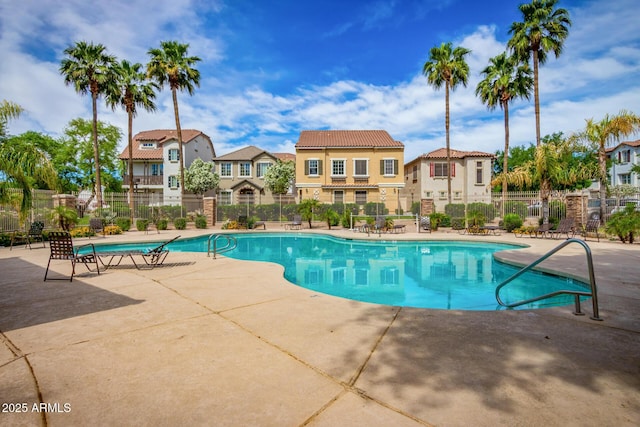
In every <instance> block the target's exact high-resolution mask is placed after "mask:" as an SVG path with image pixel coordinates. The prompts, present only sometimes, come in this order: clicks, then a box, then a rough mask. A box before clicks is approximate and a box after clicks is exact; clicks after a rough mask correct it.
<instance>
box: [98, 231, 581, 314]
mask: <svg viewBox="0 0 640 427" xmlns="http://www.w3.org/2000/svg"><path fill="white" fill-rule="evenodd" d="M230 235H231V236H233V237H235V238H236V239H237V241H238V246H237V248H236V249H234V250H232V251H230V252H227V253H225V254H224V255H225V256H227V257H230V258H235V259H240V260H249V261H264V262H274V263H277V264H280V265H282V266H283V267H284V269H285V273H284V277H285V278H286V279H287V280H288V281H289V282H291V283H293V284H296V285H298V286H302V287H305V288H307V289H311V290H314V291H318V292H322V293H325V294H330V295H334V296H338V297H343V298H348V299H352V300H357V301H364V302H370V303H377V304H386V305H396V306H407V307H419V308H437V309H450V310H454V309H459V310H499V309H503V307H501V306H499V305H498V304H497V302H496V299H495V288H496V286H497V285H498V284H499V283H500V282H502V281H503V280H504V279H506V278H508V277H510V276H511V275H513V274H514V273H515V272H516V271H518V269H517V268H515V267H512V266H509V265H506V264H503V263H500V262H498V261H496V260H495V259H494V257H493V254H494V253H495V252H497V251H501V250H505V249H516V248H518V247H519V246H515V245H510V244H503V243H482V242H466V241H388V240H352V239H343V238H338V237H333V236H328V235H321V234H310V233H306V234H305V233H238V234H230ZM207 240H208V236H201V237H197V238H189V239H183V240H178V241H176V242H174V243H171V246H170V249H171V250H172V251H182V252H206V251H207ZM156 245H157V244H148V245H145V244H135V245H117V248H118V249H124V248H127V247H129V248H141V247H145V246H146V247H154V246H156ZM103 248H104V249H103ZM111 249H116V246H113V245H110V246H108V247H107V246H98V245H97V246H96V250H111ZM588 288H589V287H588V285H587V284H585V283H582V282H579V281H576V280H573V279H570V278H563V277H558V276H554V275H549V274H544V273H539V272H528V273H526V274H524V275H523V276H521V277H519V278H518V279H516V280H514V281H513V282H512V283H510V284H509V285H507V286H506V287H505V288H504V289H503V290H502V292H501V297H502V298H503V300H504V301H507V302H515V301H521V300H525V299H529V298H532V297H535V296H538V295H542V294H545V293H549V292H552V291H555V290H559V289H570V290H585V289H588ZM572 303H573V297H571V296H568V295H561V296H557V297H554V298H550V299H546V300H543V301H538V302H535V303H531V304H527V305H523V306H520V307H518V309H525V308H542V307H551V306H559V305H568V304H572Z"/></svg>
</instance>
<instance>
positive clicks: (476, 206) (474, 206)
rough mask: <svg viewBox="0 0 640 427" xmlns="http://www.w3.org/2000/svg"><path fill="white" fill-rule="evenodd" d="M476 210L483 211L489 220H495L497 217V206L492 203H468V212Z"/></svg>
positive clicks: (486, 219)
mask: <svg viewBox="0 0 640 427" xmlns="http://www.w3.org/2000/svg"><path fill="white" fill-rule="evenodd" d="M474 211H476V212H480V213H482V214H483V215H484V217H485V221H487V222H491V221H493V220H494V219H495V217H496V208H495V206H493V205H492V204H490V203H479V202H476V203H469V204H468V205H467V213H469V212H474Z"/></svg>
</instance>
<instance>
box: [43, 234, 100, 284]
mask: <svg viewBox="0 0 640 427" xmlns="http://www.w3.org/2000/svg"><path fill="white" fill-rule="evenodd" d="M49 247H50V248H51V255H49V262H48V263H47V270H46V271H45V273H44V280H45V281H46V280H47V275H48V274H49V266H50V265H51V260H52V259H55V260H65V261H71V277H69V281H70V282H72V281H73V276H74V274H75V273H76V264H77V263H82V264H84V266H85V267H87V270H89V271H91V269H90V268H89V264H95V265H96V271H97V272H98V274H100V267H99V266H98V257H97V256H96V249H95V246H94V245H93V243H89V244H86V245H82V246H78V247H77V248H74V247H73V241H72V239H71V234H69V233H68V232H66V231H52V232H50V233H49ZM83 248H91V250H90V251H87V252H85V253H79V252H80V251H81V250H83ZM49 280H67V279H66V278H53V279H49Z"/></svg>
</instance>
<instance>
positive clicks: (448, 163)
mask: <svg viewBox="0 0 640 427" xmlns="http://www.w3.org/2000/svg"><path fill="white" fill-rule="evenodd" d="M445 103H446V107H445V108H446V111H445V118H444V127H445V133H446V140H447V195H448V199H449V204H451V146H450V144H449V81H447V82H446V83H445Z"/></svg>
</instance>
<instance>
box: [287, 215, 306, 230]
mask: <svg viewBox="0 0 640 427" xmlns="http://www.w3.org/2000/svg"><path fill="white" fill-rule="evenodd" d="M284 228H285V230H287V229H289V230H300V229H301V228H302V216H300V215H294V216H293V222H291V223H289V224H285V225H284Z"/></svg>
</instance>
